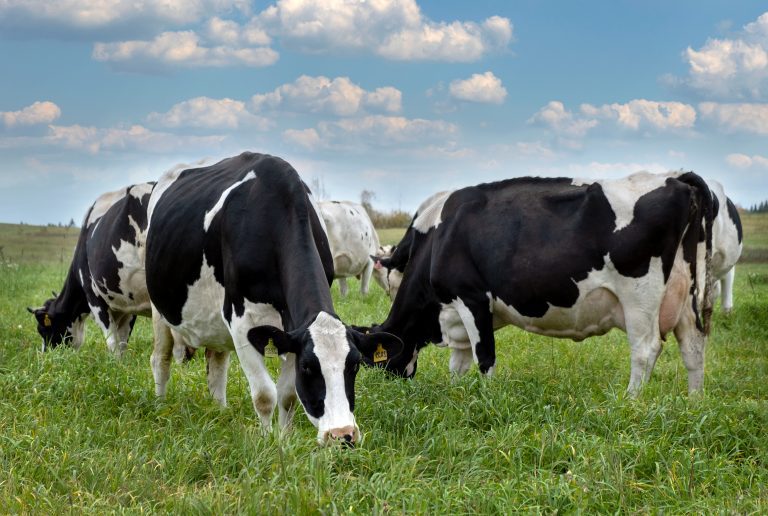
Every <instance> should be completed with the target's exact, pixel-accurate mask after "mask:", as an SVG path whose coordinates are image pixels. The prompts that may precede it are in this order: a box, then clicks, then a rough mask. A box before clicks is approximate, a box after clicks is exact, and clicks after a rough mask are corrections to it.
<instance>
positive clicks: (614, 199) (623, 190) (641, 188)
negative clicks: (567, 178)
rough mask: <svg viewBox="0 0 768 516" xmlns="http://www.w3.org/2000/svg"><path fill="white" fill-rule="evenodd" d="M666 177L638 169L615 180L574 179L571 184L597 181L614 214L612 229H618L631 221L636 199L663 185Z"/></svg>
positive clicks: (578, 184)
mask: <svg viewBox="0 0 768 516" xmlns="http://www.w3.org/2000/svg"><path fill="white" fill-rule="evenodd" d="M667 177H668V176H665V175H659V174H652V173H650V172H646V171H640V172H635V173H634V174H632V175H630V176H628V177H625V178H622V179H617V180H599V181H594V180H590V179H574V180H573V181H572V182H571V184H572V185H574V186H585V185H590V184H593V183H598V184H599V185H600V186H601V187H602V190H603V194H604V195H605V197H606V199H608V203H609V204H610V205H611V209H612V210H613V213H614V215H615V216H616V229H614V231H619V230H621V229H623V228H625V227H627V226H629V224H631V223H632V219H633V217H634V209H635V204H636V203H637V200H638V199H639V198H640V197H641V196H643V195H645V194H647V193H648V192H650V191H652V190H655V189H657V188H661V187H662V186H664V183H665V182H666V180H667Z"/></svg>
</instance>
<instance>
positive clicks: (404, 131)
mask: <svg viewBox="0 0 768 516" xmlns="http://www.w3.org/2000/svg"><path fill="white" fill-rule="evenodd" d="M457 132H458V128H457V127H456V126H455V125H454V124H451V123H448V122H445V121H442V120H425V119H420V118H415V119H409V118H404V117H400V116H383V115H369V116H364V117H360V118H342V119H339V120H336V121H322V122H320V123H319V124H318V125H317V128H312V129H303V130H287V131H284V132H283V138H284V139H285V140H287V141H291V142H293V143H296V144H299V145H302V146H303V147H306V148H309V149H317V148H326V149H330V148H334V149H339V148H344V149H347V150H350V151H354V152H359V151H360V150H363V149H365V148H368V147H371V146H372V145H373V146H375V147H377V148H381V147H384V146H392V145H397V146H403V147H408V146H410V147H413V146H420V145H422V144H424V143H427V142H434V141H438V142H441V144H442V143H444V142H445V141H446V140H448V139H450V138H452V137H453V136H454V135H455V134H456V133H457Z"/></svg>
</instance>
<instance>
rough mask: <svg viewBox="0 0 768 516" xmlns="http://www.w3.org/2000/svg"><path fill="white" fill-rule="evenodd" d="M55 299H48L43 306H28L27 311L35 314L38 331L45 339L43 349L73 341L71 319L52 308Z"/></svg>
mask: <svg viewBox="0 0 768 516" xmlns="http://www.w3.org/2000/svg"><path fill="white" fill-rule="evenodd" d="M55 300H56V298H51V299H48V300H47V301H46V302H45V304H43V307H42V308H37V309H33V308H27V311H28V312H29V313H31V314H32V315H34V316H35V321H36V322H37V333H39V334H40V337H42V339H43V342H42V347H41V349H42V351H46V350H48V349H52V348H55V347H56V346H58V345H59V344H69V343H70V342H71V341H72V331H71V328H70V326H71V324H70V321H69V320H65V319H68V318H65V317H62V316H61V314H56V313H54V310H52V307H53V305H54V301H55Z"/></svg>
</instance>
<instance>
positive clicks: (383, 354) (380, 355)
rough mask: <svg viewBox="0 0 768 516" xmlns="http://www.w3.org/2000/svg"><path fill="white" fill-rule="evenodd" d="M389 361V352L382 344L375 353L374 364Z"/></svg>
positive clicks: (377, 346) (378, 345)
mask: <svg viewBox="0 0 768 516" xmlns="http://www.w3.org/2000/svg"><path fill="white" fill-rule="evenodd" d="M386 359H387V350H386V349H384V348H383V347H382V346H381V344H377V345H376V351H374V352H373V363H374V364H378V363H379V362H384V361H385V360H386Z"/></svg>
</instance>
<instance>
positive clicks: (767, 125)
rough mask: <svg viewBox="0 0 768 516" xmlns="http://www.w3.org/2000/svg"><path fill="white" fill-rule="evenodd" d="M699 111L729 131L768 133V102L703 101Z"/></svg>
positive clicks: (704, 116)
mask: <svg viewBox="0 0 768 516" xmlns="http://www.w3.org/2000/svg"><path fill="white" fill-rule="evenodd" d="M699 112H700V113H701V115H702V117H703V118H705V119H708V120H712V121H714V122H715V123H716V124H718V125H719V126H720V127H722V128H723V129H725V130H726V131H727V132H737V131H739V132H746V133H755V134H768V104H749V103H745V104H718V103H715V102H702V103H701V104H699Z"/></svg>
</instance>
